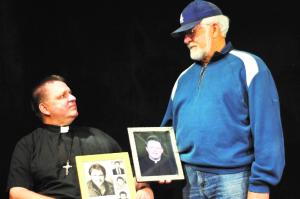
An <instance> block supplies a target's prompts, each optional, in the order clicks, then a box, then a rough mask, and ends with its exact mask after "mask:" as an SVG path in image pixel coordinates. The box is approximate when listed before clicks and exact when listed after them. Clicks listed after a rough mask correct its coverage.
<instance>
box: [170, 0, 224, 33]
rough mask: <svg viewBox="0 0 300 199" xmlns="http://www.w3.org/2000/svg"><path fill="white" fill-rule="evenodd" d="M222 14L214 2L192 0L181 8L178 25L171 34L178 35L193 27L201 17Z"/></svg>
mask: <svg viewBox="0 0 300 199" xmlns="http://www.w3.org/2000/svg"><path fill="white" fill-rule="evenodd" d="M222 14H223V13H222V11H221V10H220V8H218V7H217V6H216V5H215V4H213V3H210V2H208V1H203V0H194V1H192V2H191V3H189V4H188V5H187V6H186V7H185V8H184V9H183V11H182V13H181V15H180V27H179V28H178V29H176V30H175V31H174V32H172V33H171V35H172V36H173V37H178V36H180V35H182V33H184V32H186V31H189V30H191V29H192V28H194V27H195V26H196V25H197V24H198V23H199V22H200V21H201V20H202V19H204V18H206V17H212V16H216V15H222Z"/></svg>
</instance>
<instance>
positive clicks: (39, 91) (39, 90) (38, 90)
mask: <svg viewBox="0 0 300 199" xmlns="http://www.w3.org/2000/svg"><path fill="white" fill-rule="evenodd" d="M53 81H61V82H65V83H66V80H65V78H63V77H62V76H59V75H50V76H47V77H45V78H44V79H42V80H41V81H40V82H39V83H38V84H37V85H36V86H35V87H34V88H33V90H32V96H31V108H32V110H33V111H34V113H35V115H36V116H37V117H38V118H39V119H42V114H41V111H40V109H39V104H40V103H41V101H42V100H43V99H44V97H45V92H44V89H43V87H44V85H45V84H46V83H48V82H53Z"/></svg>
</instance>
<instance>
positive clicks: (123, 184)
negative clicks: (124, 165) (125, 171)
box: [114, 176, 127, 190]
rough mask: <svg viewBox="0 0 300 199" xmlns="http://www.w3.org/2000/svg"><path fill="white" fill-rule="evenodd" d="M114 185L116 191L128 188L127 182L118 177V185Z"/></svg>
mask: <svg viewBox="0 0 300 199" xmlns="http://www.w3.org/2000/svg"><path fill="white" fill-rule="evenodd" d="M114 185H115V189H116V190H120V189H124V188H126V187H127V183H126V180H125V179H124V178H123V177H121V176H118V177H117V179H116V183H115V184H114Z"/></svg>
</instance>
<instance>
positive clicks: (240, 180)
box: [183, 165, 250, 199]
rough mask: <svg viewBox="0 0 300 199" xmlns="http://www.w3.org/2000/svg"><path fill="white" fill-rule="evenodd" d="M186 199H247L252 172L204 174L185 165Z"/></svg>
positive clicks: (184, 189)
mask: <svg viewBox="0 0 300 199" xmlns="http://www.w3.org/2000/svg"><path fill="white" fill-rule="evenodd" d="M185 171H186V178H187V179H186V185H185V187H184V188H183V198H184V199H246V198H247V192H248V180H249V175H250V171H242V172H239V173H233V174H213V173H208V172H202V171H199V170H198V169H197V167H193V166H189V165H185Z"/></svg>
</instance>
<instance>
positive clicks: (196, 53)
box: [190, 46, 205, 61]
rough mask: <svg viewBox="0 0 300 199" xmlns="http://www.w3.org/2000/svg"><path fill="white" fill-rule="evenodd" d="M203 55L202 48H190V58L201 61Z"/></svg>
mask: <svg viewBox="0 0 300 199" xmlns="http://www.w3.org/2000/svg"><path fill="white" fill-rule="evenodd" d="M204 55H205V51H204V49H202V48H199V47H198V46H196V47H193V48H192V49H190V57H191V59H192V60H195V61H201V60H202V59H203V57H204Z"/></svg>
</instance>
